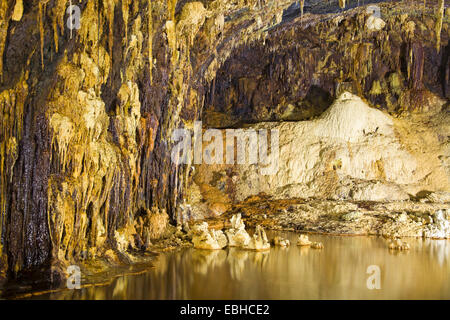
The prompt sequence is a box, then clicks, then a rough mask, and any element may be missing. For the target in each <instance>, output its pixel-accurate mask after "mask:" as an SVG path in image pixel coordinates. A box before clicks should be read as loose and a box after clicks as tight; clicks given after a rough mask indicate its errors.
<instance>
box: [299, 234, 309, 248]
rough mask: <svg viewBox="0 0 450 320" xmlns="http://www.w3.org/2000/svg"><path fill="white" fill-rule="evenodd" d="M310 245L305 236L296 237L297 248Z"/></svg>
mask: <svg viewBox="0 0 450 320" xmlns="http://www.w3.org/2000/svg"><path fill="white" fill-rule="evenodd" d="M311 244H312V242H311V241H309V238H308V236H307V235H305V234H301V235H299V236H298V240H297V245H298V246H310V245H311Z"/></svg>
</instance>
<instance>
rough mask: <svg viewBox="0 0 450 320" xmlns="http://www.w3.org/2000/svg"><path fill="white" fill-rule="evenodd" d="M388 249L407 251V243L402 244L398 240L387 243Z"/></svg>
mask: <svg viewBox="0 0 450 320" xmlns="http://www.w3.org/2000/svg"><path fill="white" fill-rule="evenodd" d="M389 249H391V250H409V249H410V247H409V244H408V243H407V242H403V241H402V240H400V239H396V240H393V241H390V242H389Z"/></svg>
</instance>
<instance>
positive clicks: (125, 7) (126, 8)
mask: <svg viewBox="0 0 450 320" xmlns="http://www.w3.org/2000/svg"><path fill="white" fill-rule="evenodd" d="M122 16H123V22H124V26H125V46H126V44H127V43H128V19H129V17H130V0H122Z"/></svg>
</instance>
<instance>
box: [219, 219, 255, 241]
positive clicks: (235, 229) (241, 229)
mask: <svg viewBox="0 0 450 320" xmlns="http://www.w3.org/2000/svg"><path fill="white" fill-rule="evenodd" d="M225 234H226V235H227V238H228V245H229V246H230V247H239V248H246V247H247V246H248V245H249V244H250V241H251V238H250V236H249V234H248V233H247V231H246V230H245V224H244V222H243V221H242V219H241V214H237V215H233V217H232V218H231V228H230V229H227V230H226V231H225Z"/></svg>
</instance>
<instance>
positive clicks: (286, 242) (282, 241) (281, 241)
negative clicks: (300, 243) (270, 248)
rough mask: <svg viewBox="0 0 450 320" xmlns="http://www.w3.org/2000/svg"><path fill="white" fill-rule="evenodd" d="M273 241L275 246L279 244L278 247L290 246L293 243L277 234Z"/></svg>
mask: <svg viewBox="0 0 450 320" xmlns="http://www.w3.org/2000/svg"><path fill="white" fill-rule="evenodd" d="M272 243H273V245H274V246H278V247H289V246H290V245H291V242H290V241H289V240H288V239H284V238H282V237H279V236H276V237H275V238H273V240H272Z"/></svg>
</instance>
